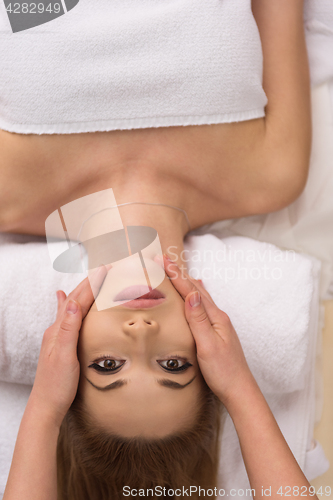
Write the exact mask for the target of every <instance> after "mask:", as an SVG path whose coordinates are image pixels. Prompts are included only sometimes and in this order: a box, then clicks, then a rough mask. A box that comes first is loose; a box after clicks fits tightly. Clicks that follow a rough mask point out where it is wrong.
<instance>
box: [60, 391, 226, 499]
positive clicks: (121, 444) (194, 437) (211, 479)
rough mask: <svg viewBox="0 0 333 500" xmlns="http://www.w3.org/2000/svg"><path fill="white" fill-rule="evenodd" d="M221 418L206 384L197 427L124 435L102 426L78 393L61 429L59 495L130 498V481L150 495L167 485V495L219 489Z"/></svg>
mask: <svg viewBox="0 0 333 500" xmlns="http://www.w3.org/2000/svg"><path fill="white" fill-rule="evenodd" d="M219 422H220V403H219V401H218V399H217V398H216V396H215V395H214V394H213V393H212V392H211V391H210V389H209V388H208V387H207V386H206V385H205V386H204V389H203V391H202V397H201V399H200V402H199V408H198V414H197V417H196V421H195V423H194V425H193V426H192V428H191V429H189V430H186V431H183V432H181V433H179V434H175V435H172V436H167V437H165V438H162V439H146V438H139V437H135V438H123V437H121V436H117V435H112V434H110V433H107V432H105V431H103V430H101V429H99V428H98V427H96V424H95V423H93V422H92V420H91V419H90V417H89V415H88V414H87V412H86V410H85V408H84V405H83V402H82V400H81V397H80V395H79V394H78V395H77V397H76V399H75V400H74V402H73V404H72V406H71V408H70V410H69V411H68V413H67V415H66V417H65V419H64V421H63V423H62V426H61V428H60V435H59V440H58V450H57V462H58V500H120V499H122V500H124V499H125V498H126V495H124V493H123V487H124V486H128V487H129V488H130V489H131V490H132V489H136V490H137V493H138V495H139V489H144V490H145V496H149V498H157V495H155V493H156V491H157V490H155V488H156V487H161V488H165V490H164V491H165V495H164V494H163V490H162V492H161V493H162V494H159V495H158V496H159V497H162V498H163V496H170V495H171V496H172V492H169V493H168V490H175V489H177V488H180V489H181V490H182V491H183V488H185V489H186V488H189V487H190V486H197V487H199V486H200V487H201V488H205V489H208V488H214V487H215V486H216V476H217V466H218V452H219V443H218V435H219ZM147 489H149V490H150V492H148V493H146V491H147ZM159 493H160V491H159ZM127 496H128V495H127ZM192 498H193V499H195V498H198V496H196V495H194V494H192Z"/></svg>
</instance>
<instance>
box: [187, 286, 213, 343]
mask: <svg viewBox="0 0 333 500" xmlns="http://www.w3.org/2000/svg"><path fill="white" fill-rule="evenodd" d="M185 316H186V319H187V322H188V324H189V327H190V329H191V332H192V335H193V337H194V340H195V342H196V344H197V346H198V344H200V343H201V342H202V341H203V340H205V339H206V340H207V339H209V338H210V337H211V336H212V335H214V334H215V330H214V328H213V326H212V323H211V321H210V318H209V316H208V313H207V310H206V308H205V306H204V305H203V301H202V300H201V297H200V293H199V292H193V293H190V294H189V295H188V296H187V297H186V300H185Z"/></svg>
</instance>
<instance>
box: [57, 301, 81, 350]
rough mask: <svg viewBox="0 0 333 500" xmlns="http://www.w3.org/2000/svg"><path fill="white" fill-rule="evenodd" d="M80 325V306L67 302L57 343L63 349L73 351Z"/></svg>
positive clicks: (75, 302)
mask: <svg viewBox="0 0 333 500" xmlns="http://www.w3.org/2000/svg"><path fill="white" fill-rule="evenodd" d="M81 325H82V311H81V306H80V304H79V303H78V302H77V301H75V300H69V301H68V303H67V305H66V310H65V311H64V313H63V317H62V320H61V323H60V326H59V332H58V341H59V343H60V344H61V346H62V348H63V349H67V348H68V349H73V348H75V352H76V346H77V342H78V337H79V331H80V328H81Z"/></svg>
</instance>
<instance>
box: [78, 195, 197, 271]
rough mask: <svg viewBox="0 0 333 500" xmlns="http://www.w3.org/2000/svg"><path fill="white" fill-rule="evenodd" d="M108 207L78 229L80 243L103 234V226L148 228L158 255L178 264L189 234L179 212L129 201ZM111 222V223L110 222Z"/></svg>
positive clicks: (153, 204)
mask: <svg viewBox="0 0 333 500" xmlns="http://www.w3.org/2000/svg"><path fill="white" fill-rule="evenodd" d="M123 203H124V204H122V203H120V204H119V205H118V204H117V206H114V205H111V207H114V208H110V209H108V210H107V211H105V209H103V210H101V211H99V212H96V213H95V214H93V216H92V217H91V218H89V219H88V220H87V221H86V222H85V223H84V224H83V226H82V231H81V233H80V239H81V241H84V240H88V239H90V238H91V237H92V236H94V235H95V234H96V233H97V234H103V233H104V232H105V227H106V226H109V227H110V226H112V225H114V227H115V230H117V229H120V228H121V227H125V226H149V227H152V228H154V229H155V230H156V231H157V234H158V236H159V240H160V243H161V247H162V252H163V253H167V254H168V255H170V257H171V258H172V259H173V260H176V261H178V262H179V264H181V262H180V260H179V259H181V253H182V250H183V249H184V246H183V239H184V236H185V234H186V233H187V232H188V230H189V226H188V221H187V218H186V215H185V214H184V212H183V211H181V210H177V208H172V207H167V206H164V205H159V204H155V203H156V202H150V201H149V202H144V201H142V199H141V200H140V199H133V200H128V201H126V202H123ZM112 221H114V222H112Z"/></svg>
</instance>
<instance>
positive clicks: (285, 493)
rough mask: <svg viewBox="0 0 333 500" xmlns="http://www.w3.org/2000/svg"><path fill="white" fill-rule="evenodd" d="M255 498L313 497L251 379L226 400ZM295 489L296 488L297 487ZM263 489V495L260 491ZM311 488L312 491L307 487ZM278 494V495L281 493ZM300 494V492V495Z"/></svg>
mask: <svg viewBox="0 0 333 500" xmlns="http://www.w3.org/2000/svg"><path fill="white" fill-rule="evenodd" d="M226 407H227V410H228V412H229V414H230V416H231V418H232V420H233V422H234V425H235V428H236V431H237V434H238V438H239V442H240V446H241V450H242V455H243V459H244V463H245V467H246V470H247V474H248V477H249V481H250V485H251V488H252V489H254V490H255V498H256V499H261V498H267V493H268V492H271V493H270V495H269V498H270V499H271V500H275V499H279V500H281V498H284V497H288V498H296V497H297V498H299V497H300V496H302V497H303V498H315V499H316V498H317V496H315V495H313V494H312V495H310V494H309V487H310V484H309V482H308V481H307V479H306V477H305V476H304V474H303V472H302V470H301V469H300V467H299V465H298V463H297V461H296V459H295V457H294V456H293V454H292V452H291V450H290V448H289V446H288V444H287V443H286V441H285V439H284V437H283V435H282V433H281V431H280V429H279V426H278V425H277V423H276V420H275V418H274V416H273V414H272V412H271V410H270V408H269V406H268V404H267V402H266V400H265V398H264V396H263V394H262V393H261V391H260V389H259V387H258V385H257V383H256V382H255V380H254V378H252V379H251V380H249V381H248V383H247V384H246V385H244V386H243V387H242V388H241V389H240V390H239V392H238V394H237V398H234V399H233V400H230V401H229V402H227V403H226ZM297 488H298V490H297ZM263 490H268V491H266V495H265V494H264V493H263ZM310 491H312V490H310ZM281 493H282V494H281ZM301 494H302V495H301Z"/></svg>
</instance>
